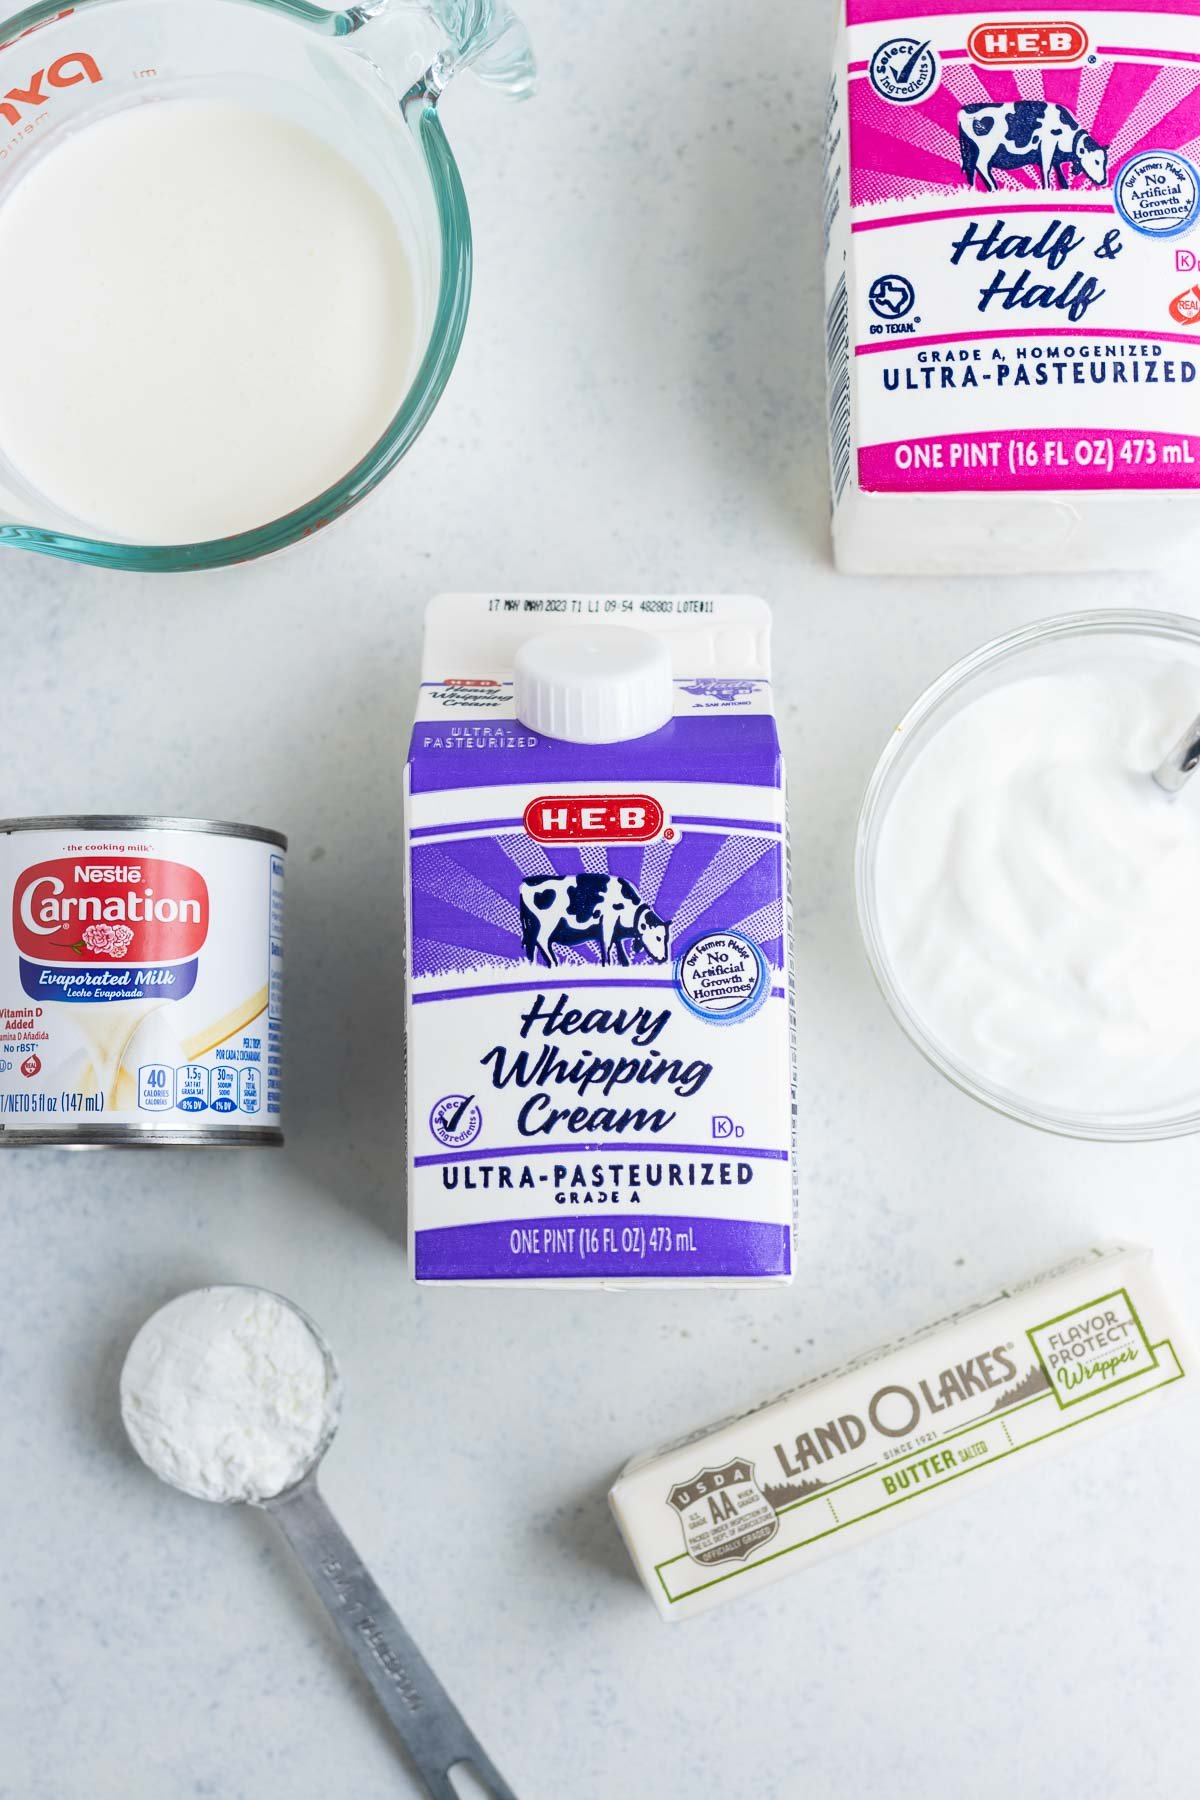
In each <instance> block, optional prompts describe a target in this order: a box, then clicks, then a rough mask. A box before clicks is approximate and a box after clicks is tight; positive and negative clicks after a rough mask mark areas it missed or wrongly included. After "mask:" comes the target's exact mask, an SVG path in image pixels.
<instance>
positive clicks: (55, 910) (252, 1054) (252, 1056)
mask: <svg viewBox="0 0 1200 1800" xmlns="http://www.w3.org/2000/svg"><path fill="white" fill-rule="evenodd" d="M286 849H287V840H286V838H283V837H281V836H279V835H278V834H277V833H275V832H270V831H259V830H257V829H255V828H253V827H251V826H245V825H225V824H217V823H214V822H211V821H208V820H194V819H161V818H142V817H123V818H115V817H114V818H95V817H92V818H78V819H69V818H67V819H63V818H58V819H9V820H5V821H0V883H2V885H3V889H4V892H5V893H6V894H7V896H8V908H7V912H6V924H5V931H6V942H4V943H2V944H0V1148H4V1147H9V1146H15V1145H49V1144H57V1145H67V1146H79V1145H93V1146H96V1145H101V1146H102V1145H110V1146H111V1145H122V1144H168V1145H179V1144H184V1145H250V1144H281V1143H282V1142H283V1134H282V1132H281V1130H280V1118H279V1105H280V1090H279V1083H280V1049H281V1032H282V976H283V937H282V931H283V880H284V853H285V851H286Z"/></svg>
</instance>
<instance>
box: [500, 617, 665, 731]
mask: <svg viewBox="0 0 1200 1800" xmlns="http://www.w3.org/2000/svg"><path fill="white" fill-rule="evenodd" d="M513 700H514V703H515V707H516V714H517V717H518V719H519V720H520V721H521V723H522V725H528V726H529V728H530V729H531V730H532V731H540V732H543V733H544V734H545V736H546V737H554V738H563V739H565V740H566V742H567V743H569V744H616V743H621V742H623V741H624V740H625V739H627V738H640V737H646V736H647V735H648V734H649V733H650V732H652V731H661V729H662V727H663V726H664V725H666V724H668V723H669V722H670V720H671V719H672V718H673V717H674V716H675V689H674V686H673V685H672V674H671V656H670V652H669V651H668V649H667V646H666V644H665V643H664V642H663V640H662V638H660V637H655V636H653V634H652V633H650V632H647V631H634V630H633V629H631V627H629V626H627V625H594V626H589V627H587V628H586V629H584V630H581V631H547V632H543V633H542V635H541V636H540V637H534V638H529V639H527V640H526V642H525V643H523V644H522V645H521V648H520V649H519V650H518V651H517V654H516V658H515V660H514V665H513Z"/></svg>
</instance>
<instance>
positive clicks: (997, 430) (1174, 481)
mask: <svg viewBox="0 0 1200 1800" xmlns="http://www.w3.org/2000/svg"><path fill="white" fill-rule="evenodd" d="M1117 10H1118V9H1117V8H1116V7H1110V6H1108V5H1106V4H1089V5H1087V6H1086V7H1083V8H1080V9H1079V10H1078V11H1076V10H1075V9H1074V8H1068V9H1066V10H1064V11H1061V12H1060V11H1057V10H1056V9H1055V8H1053V7H1045V6H1041V5H1034V4H1031V3H1028V0H1020V3H1019V4H1017V5H1016V6H1011V5H1010V6H1004V5H1001V6H998V7H991V6H989V5H987V4H986V0H984V3H983V4H976V5H973V6H971V7H969V8H968V7H955V6H953V5H950V6H947V5H946V4H944V3H943V4H938V5H932V4H931V5H925V4H923V0H849V4H848V18H849V25H848V26H847V28H846V30H845V32H844V34H843V37H842V40H841V43H840V44H839V50H838V59H839V68H838V92H837V95H836V97H835V108H834V112H833V115H832V119H831V127H830V135H829V145H830V149H829V159H830V191H831V194H833V196H834V199H835V204H834V208H833V212H832V227H831V253H830V272H831V281H830V295H831V303H830V304H831V310H830V331H829V344H830V367H831V384H832V390H831V391H833V392H834V393H835V395H836V393H837V392H838V382H839V381H840V382H841V384H842V386H843V388H844V389H845V390H846V391H847V393H848V396H849V405H848V407H844V408H842V409H841V410H839V409H838V408H837V407H835V408H834V410H833V412H832V413H831V422H832V429H831V457H832V462H833V465H834V470H835V487H836V485H837V482H838V480H839V474H838V471H839V470H840V471H842V474H841V477H840V479H841V480H842V481H843V483H844V481H845V480H846V479H849V478H852V474H853V472H856V473H857V476H858V479H859V482H860V484H861V486H862V487H863V488H872V489H896V490H904V491H914V490H942V491H949V490H954V489H958V490H961V491H978V490H980V489H986V488H991V489H996V488H1007V489H1014V490H1016V489H1047V490H1048V489H1056V488H1057V489H1063V490H1070V489H1073V488H1077V489H1089V488H1090V489H1095V488H1113V489H1139V488H1140V489H1160V488H1196V487H1200V458H1198V457H1197V456H1196V454H1195V445H1196V439H1195V437H1194V436H1193V432H1194V429H1195V423H1196V414H1197V395H1198V393H1200V381H1198V379H1197V377H1198V374H1200V355H1198V354H1197V352H1198V351H1200V0H1188V4H1186V5H1185V4H1178V5H1176V4H1166V3H1160V4H1144V5H1142V6H1140V7H1137V6H1136V5H1135V6H1133V7H1131V6H1130V5H1129V4H1127V3H1126V4H1123V5H1122V6H1121V7H1120V9H1119V11H1120V14H1121V16H1120V18H1117V17H1115V16H1114V15H1115V13H1116V12H1117ZM847 200H848V203H849V204H848V206H847V204H846V202H847ZM843 358H844V364H843ZM839 421H840V425H839ZM839 431H840V435H839ZM914 449H916V450H919V453H915V454H914V453H913V452H914ZM989 458H990V459H991V460H989Z"/></svg>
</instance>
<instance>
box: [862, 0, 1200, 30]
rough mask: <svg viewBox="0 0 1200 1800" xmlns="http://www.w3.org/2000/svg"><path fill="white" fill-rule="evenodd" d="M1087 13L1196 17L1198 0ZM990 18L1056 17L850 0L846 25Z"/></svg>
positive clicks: (1128, 2)
mask: <svg viewBox="0 0 1200 1800" xmlns="http://www.w3.org/2000/svg"><path fill="white" fill-rule="evenodd" d="M1069 10H1070V9H1068V11H1069ZM1087 11H1088V12H1090V13H1131V12H1137V13H1150V14H1153V13H1164V14H1176V15H1178V14H1183V15H1185V16H1188V15H1190V16H1192V17H1194V16H1195V13H1196V0H1140V4H1136V5H1135V4H1133V0H1088V5H1087ZM985 12H986V13H987V15H988V16H989V17H990V16H991V15H992V13H993V12H994V13H995V14H996V15H997V16H999V17H1001V18H1013V17H1021V16H1023V15H1030V16H1036V17H1039V18H1049V17H1050V16H1051V15H1052V14H1054V8H1053V7H1052V6H1042V5H1039V4H1037V0H1014V3H1013V4H1010V5H1006V6H999V7H995V8H990V9H989V8H985V7H980V6H978V5H971V4H970V3H969V0H846V23H847V24H848V25H878V24H881V23H885V22H888V21H892V20H896V19H901V20H903V19H951V18H962V17H963V16H964V15H967V16H970V17H972V18H977V19H978V18H982V17H983V16H984V14H985Z"/></svg>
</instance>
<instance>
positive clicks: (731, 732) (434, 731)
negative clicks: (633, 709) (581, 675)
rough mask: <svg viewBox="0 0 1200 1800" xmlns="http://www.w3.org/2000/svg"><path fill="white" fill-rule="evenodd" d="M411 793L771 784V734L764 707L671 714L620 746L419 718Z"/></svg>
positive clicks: (494, 722)
mask: <svg viewBox="0 0 1200 1800" xmlns="http://www.w3.org/2000/svg"><path fill="white" fill-rule="evenodd" d="M410 767H411V771H412V791H413V793H414V794H430V793H437V792H440V791H442V790H444V789H447V788H465V787H500V786H503V785H505V784H506V783H512V782H538V783H542V782H546V783H549V782H559V781H602V782H612V783H615V784H617V785H620V784H621V783H622V782H626V783H635V784H637V783H643V784H644V783H646V782H648V781H678V780H680V779H681V778H685V779H686V780H688V781H696V782H707V781H723V782H729V781H736V782H739V783H741V784H742V785H743V786H746V787H779V786H780V783H781V769H780V758H779V737H778V733H777V732H776V729H775V720H774V719H773V718H772V717H771V715H770V714H769V713H741V714H720V713H718V714H712V715H709V714H705V715H703V716H701V717H695V716H690V717H686V718H680V719H673V720H672V721H671V723H670V724H669V725H665V726H664V727H663V729H662V730H661V731H655V732H651V734H650V736H649V737H644V738H634V739H632V740H630V741H629V742H627V743H621V744H565V743H562V742H561V741H560V740H559V739H558V738H547V737H539V736H538V735H537V734H536V732H533V731H530V730H529V728H528V727H527V726H525V725H521V724H519V723H518V722H517V721H516V720H515V719H496V718H490V717H487V716H486V715H484V716H482V717H479V716H476V717H469V718H451V719H447V720H445V721H443V720H441V719H436V720H431V719H422V720H419V721H418V723H417V724H416V726H415V727H414V728H413V736H412V754H411V757H410Z"/></svg>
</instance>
